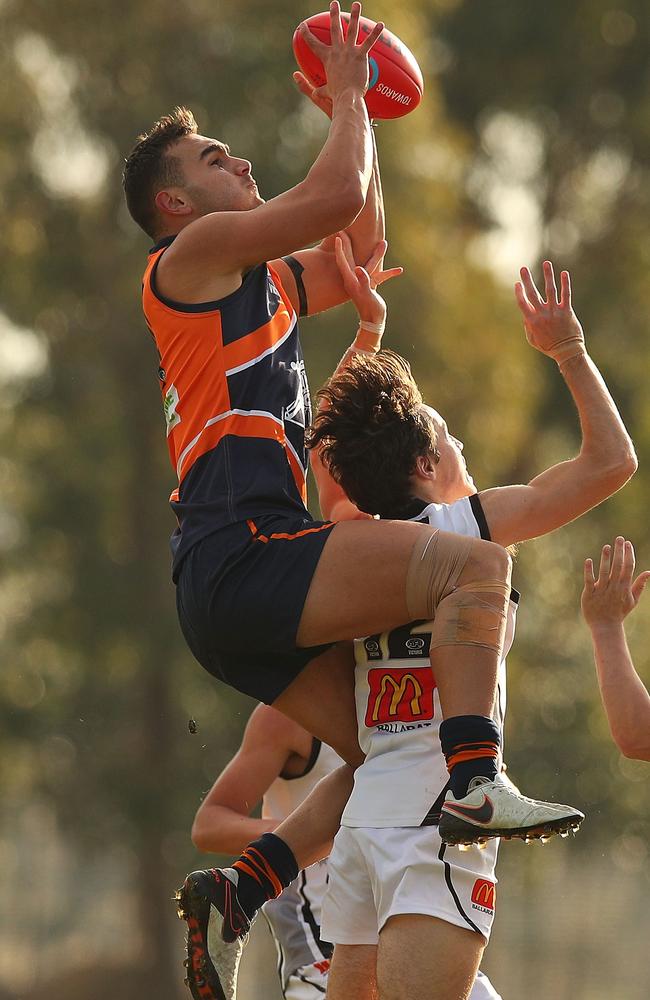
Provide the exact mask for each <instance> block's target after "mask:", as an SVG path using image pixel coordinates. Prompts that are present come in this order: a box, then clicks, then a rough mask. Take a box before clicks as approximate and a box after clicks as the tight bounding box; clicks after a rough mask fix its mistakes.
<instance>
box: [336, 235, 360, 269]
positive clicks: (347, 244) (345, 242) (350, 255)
mask: <svg viewBox="0 0 650 1000" xmlns="http://www.w3.org/2000/svg"><path fill="white" fill-rule="evenodd" d="M338 239H339V240H340V241H341V248H342V250H343V253H344V254H345V259H346V260H347V262H348V266H349V268H350V270H351V271H354V269H355V267H356V264H357V262H356V260H355V259H354V252H353V250H352V240H351V239H350V237H349V236H348V234H347V233H346V231H345V229H342V230H341V232H340V233H339V234H338Z"/></svg>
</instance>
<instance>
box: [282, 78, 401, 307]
mask: <svg viewBox="0 0 650 1000" xmlns="http://www.w3.org/2000/svg"><path fill="white" fill-rule="evenodd" d="M295 76H296V77H301V81H304V83H303V82H301V83H300V89H301V90H302V91H303V93H307V94H308V95H309V96H311V98H312V100H314V103H317V104H319V106H321V104H320V102H319V100H318V99H317V98H314V97H313V88H310V85H309V84H308V83H307V81H306V80H305V78H304V77H302V74H295ZM321 100H322V99H321ZM323 110H325V111H326V110H327V109H326V108H323ZM372 142H373V151H374V156H373V170H372V178H371V181H370V185H369V187H368V193H367V196H366V202H365V205H364V207H363V209H362V211H361V212H360V213H359V215H358V216H357V218H356V219H355V220H354V222H353V223H352V225H351V226H348V228H347V229H346V230H345V231H346V233H347V235H348V236H349V238H350V241H351V244H352V253H353V255H354V259H355V261H358V262H359V263H362V264H365V263H366V262H367V261H368V259H369V258H370V255H371V254H372V252H373V250H374V248H375V247H376V246H377V244H378V243H379V242H380V241H381V240H383V239H384V236H385V232H386V227H385V217H384V201H383V194H382V189H381V178H380V174H379V159H378V156H377V146H376V143H375V137H374V132H373V133H372ZM292 256H293V257H295V258H296V260H297V261H298V263H299V264H300V266H301V268H302V269H303V271H302V273H301V280H302V283H303V285H304V289H305V297H306V299H307V315H308V316H314V315H315V314H316V313H319V312H323V311H324V310H325V309H331V308H332V306H336V305H339V304H340V303H341V302H345V301H347V299H348V294H347V292H346V291H345V288H344V285H343V282H342V280H341V274H340V271H339V268H338V266H337V263H336V257H335V255H334V241H333V238H331V237H330V238H327V239H325V240H323V242H322V243H321V244H320V245H319V246H317V247H314V248H313V249H311V250H300V251H298V252H297V253H294V254H292ZM272 265H273V267H275V268H276V269H277V270H278V271H279V272H280V276H281V278H282V283H283V285H284V287H285V289H286V290H287V293H288V294H289V297H290V298H291V299H292V301H293V305H294V309H295V310H296V312H297V313H298V312H299V311H300V296H299V293H298V289H297V287H296V280H295V276H294V275H293V273H292V271H291V269H290V268H289V267H288V265H287V264H286V263H285V262H284V261H283V260H274V261H272Z"/></svg>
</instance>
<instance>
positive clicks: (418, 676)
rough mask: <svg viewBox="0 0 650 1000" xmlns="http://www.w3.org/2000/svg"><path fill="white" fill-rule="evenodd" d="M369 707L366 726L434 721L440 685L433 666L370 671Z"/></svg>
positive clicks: (378, 668) (370, 727)
mask: <svg viewBox="0 0 650 1000" xmlns="http://www.w3.org/2000/svg"><path fill="white" fill-rule="evenodd" d="M368 684H369V685H370V693H369V695H368V707H367V709H366V720H365V721H366V726H367V727H368V728H369V729H372V728H373V727H374V726H379V725H385V724H386V723H389V722H420V721H421V720H422V719H432V718H433V692H434V690H435V687H436V682H435V680H434V677H433V671H432V670H431V668H430V667H426V668H421V669H413V670H409V669H408V667H405V668H404V669H401V670H400V669H393V670H386V669H385V668H383V669H382V668H381V667H377V668H376V669H374V670H369V671H368Z"/></svg>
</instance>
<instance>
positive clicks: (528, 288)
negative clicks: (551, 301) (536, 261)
mask: <svg viewBox="0 0 650 1000" xmlns="http://www.w3.org/2000/svg"><path fill="white" fill-rule="evenodd" d="M519 275H520V277H521V283H522V285H523V286H524V291H525V293H526V298H527V299H528V301H529V302H530V304H531V305H532V306H541V305H543V300H542V296H541V295H540V294H539V292H538V291H537V285H536V284H535V282H534V281H533V276H532V274H531V273H530V271H529V270H528V268H527V267H522V268H521V270H520V272H519Z"/></svg>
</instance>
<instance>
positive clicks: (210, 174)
mask: <svg viewBox="0 0 650 1000" xmlns="http://www.w3.org/2000/svg"><path fill="white" fill-rule="evenodd" d="M172 152H173V155H174V156H177V157H178V159H179V160H180V162H181V166H182V169H183V174H184V177H185V184H184V189H185V191H186V192H187V194H188V195H189V197H190V199H191V201H192V207H193V208H194V209H195V211H196V213H197V214H198V215H207V214H208V213H209V212H247V211H249V210H250V209H251V208H256V207H257V206H258V205H262V204H263V203H264V199H263V198H260V194H259V191H258V190H257V184H256V183H255V180H254V179H253V177H252V175H251V165H250V162H249V161H248V160H244V159H242V158H241V157H238V156H233V155H232V154H231V152H230V149H229V147H228V146H226V145H225V144H224V143H222V142H218V141H217V140H216V139H208V138H206V136H204V135H187V136H184V137H183V138H182V139H180V140H179V141H178V142H177V143H176V145H175V146H174V148H173V151H172Z"/></svg>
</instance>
